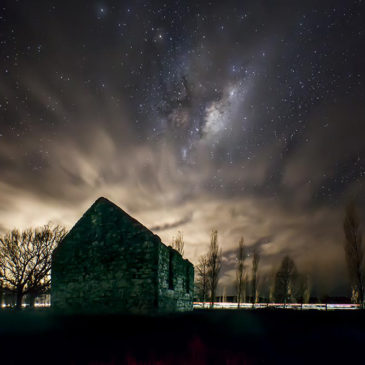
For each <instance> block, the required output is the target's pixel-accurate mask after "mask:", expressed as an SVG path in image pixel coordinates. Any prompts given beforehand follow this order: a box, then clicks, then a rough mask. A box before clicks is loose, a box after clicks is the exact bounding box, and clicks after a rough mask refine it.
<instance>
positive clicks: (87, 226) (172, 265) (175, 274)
mask: <svg viewBox="0 0 365 365" xmlns="http://www.w3.org/2000/svg"><path fill="white" fill-rule="evenodd" d="M193 287H194V267H193V265H192V264H191V263H190V262H189V261H188V260H184V259H183V258H182V256H181V255H180V254H179V253H178V252H177V251H175V250H173V249H172V248H171V247H167V246H166V245H164V244H163V243H162V242H161V240H160V238H159V237H158V236H157V235H155V234H153V232H151V231H150V230H149V229H147V228H146V227H145V226H143V225H142V224H141V223H139V222H138V221H137V220H135V219H134V218H132V217H131V216H129V215H128V214H127V213H126V212H124V211H123V210H122V209H120V208H119V207H118V206H116V205H115V204H113V203H112V202H110V201H109V200H107V199H105V198H99V199H98V200H97V201H96V202H95V203H94V204H93V205H92V206H91V207H90V208H89V209H88V210H87V211H86V213H85V214H84V215H83V216H82V217H81V219H80V220H79V221H78V222H77V223H76V224H75V226H74V227H73V228H72V229H71V231H70V232H69V233H68V234H67V236H66V237H65V238H64V239H63V241H62V242H61V243H60V245H59V246H58V247H57V248H56V250H55V251H54V253H53V257H52V288H51V305H52V307H53V308H54V309H55V310H59V311H63V312H69V313H126V312H130V313H143V314H148V313H151V314H152V313H166V312H173V311H188V310H192V309H193Z"/></svg>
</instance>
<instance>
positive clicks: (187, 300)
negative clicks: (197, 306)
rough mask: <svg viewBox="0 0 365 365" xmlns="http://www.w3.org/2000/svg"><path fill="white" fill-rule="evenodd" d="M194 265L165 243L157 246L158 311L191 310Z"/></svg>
mask: <svg viewBox="0 0 365 365" xmlns="http://www.w3.org/2000/svg"><path fill="white" fill-rule="evenodd" d="M193 295H194V267H193V265H192V264H191V263H190V262H189V261H188V260H184V259H183V258H182V256H181V255H180V254H179V253H178V252H177V251H175V250H174V249H172V248H171V247H166V246H165V245H163V244H162V245H160V246H159V265H158V307H159V311H160V312H173V311H189V310H193Z"/></svg>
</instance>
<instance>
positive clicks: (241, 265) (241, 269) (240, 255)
mask: <svg viewBox="0 0 365 365" xmlns="http://www.w3.org/2000/svg"><path fill="white" fill-rule="evenodd" d="M246 257H247V248H246V246H245V244H244V239H243V237H241V239H240V241H239V242H238V249H237V266H236V290H237V308H239V307H240V305H241V302H242V299H243V298H245V297H246V276H245V271H246V268H245V260H246Z"/></svg>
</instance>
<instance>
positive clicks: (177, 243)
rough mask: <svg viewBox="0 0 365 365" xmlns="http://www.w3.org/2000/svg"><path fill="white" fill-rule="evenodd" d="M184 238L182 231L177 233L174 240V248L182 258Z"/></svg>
mask: <svg viewBox="0 0 365 365" xmlns="http://www.w3.org/2000/svg"><path fill="white" fill-rule="evenodd" d="M184 246H185V243H184V237H183V234H182V232H181V231H178V232H177V236H176V237H174V238H173V239H172V248H173V249H175V250H176V251H177V252H179V254H180V255H181V256H184Z"/></svg>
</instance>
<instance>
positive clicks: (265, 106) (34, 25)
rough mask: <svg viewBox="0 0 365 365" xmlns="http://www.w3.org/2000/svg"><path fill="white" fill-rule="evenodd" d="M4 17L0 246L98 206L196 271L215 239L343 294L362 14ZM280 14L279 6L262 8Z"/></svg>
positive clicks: (227, 6)
mask: <svg viewBox="0 0 365 365" xmlns="http://www.w3.org/2000/svg"><path fill="white" fill-rule="evenodd" d="M273 3H274V2H269V1H267V2H264V1H262V2H260V1H253V0H252V1H245V2H243V1H236V2H234V1H224V2H221V1H219V2H218V1H217V2H208V1H206V2H201V1H194V2H192V1H191V2H190V1H185V2H183V1H174V2H159V1H123V2H121V1H119V2H117V1H77V2H75V1H37V2H35V1H2V3H1V8H0V28H1V34H0V49H1V52H0V75H1V76H0V230H2V231H6V230H7V229H10V228H12V227H21V228H23V227H26V226H30V225H41V224H44V223H47V222H48V221H54V222H57V223H62V224H65V225H67V227H71V226H72V225H73V224H74V222H75V220H76V219H77V218H78V217H79V216H80V214H81V213H82V212H83V211H84V210H85V209H86V208H87V207H88V206H89V205H91V203H92V202H93V201H94V200H96V199H97V198H98V197H99V196H105V197H108V198H109V199H111V200H113V201H114V202H115V203H117V204H118V205H119V206H120V207H121V208H123V209H125V210H126V211H127V212H128V213H130V214H132V215H133V216H135V217H136V218H137V219H139V220H140V221H141V222H142V223H144V224H145V225H147V226H148V227H151V228H153V229H154V230H155V232H156V233H157V234H159V235H160V236H161V238H162V239H163V240H164V241H165V242H166V243H168V244H169V243H170V242H171V239H172V237H173V236H174V235H175V234H176V232H177V231H178V230H181V231H182V232H183V234H184V238H185V245H186V247H185V253H186V256H187V257H188V258H189V259H190V260H191V261H193V262H194V263H196V262H197V259H198V257H199V255H201V254H203V253H204V252H205V251H206V249H207V247H208V244H209V236H210V232H211V230H212V229H213V228H215V229H218V232H219V233H218V234H219V242H220V244H221V246H222V247H223V251H224V252H225V259H224V270H223V275H222V287H223V286H224V285H225V286H227V287H228V288H229V287H230V286H231V285H232V282H233V280H234V263H235V257H234V249H235V247H236V246H237V244H238V241H239V238H240V237H241V236H244V237H245V242H246V244H247V245H248V246H250V247H251V248H253V247H260V250H261V252H262V256H263V258H262V261H261V262H262V266H261V269H260V270H261V275H262V277H263V276H264V275H265V273H269V272H272V270H273V268H275V267H277V266H278V264H279V263H280V260H281V258H282V257H283V256H284V255H285V254H290V255H291V256H292V257H293V258H294V259H295V261H296V262H297V264H298V266H299V269H300V270H302V271H303V272H307V273H308V274H309V275H310V276H311V277H312V281H313V282H315V283H316V284H313V285H317V289H316V290H317V291H318V292H319V294H321V295H324V294H328V293H336V294H338V293H346V283H347V282H346V280H347V279H346V267H345V262H344V255H343V247H342V243H343V233H342V221H343V214H344V207H345V205H346V203H347V202H348V201H349V200H351V199H355V200H356V201H357V203H358V207H359V210H360V212H362V214H363V213H365V212H364V210H365V203H364V194H363V193H364V176H365V163H364V159H365V156H364V150H365V147H364V146H365V144H364V135H365V123H364V122H365V103H364V100H365V88H364V77H365V70H364V68H365V66H364V65H365V62H364V60H365V51H364V49H365V47H364V44H365V33H364V32H365V25H364V21H363V19H364V15H365V12H364V4H363V2H362V1H361V0H358V1H349V0H348V1H344V0H343V1H320V2H319V1H311V0H310V1H305V2H303V1H280V2H278V3H277V4H273ZM275 3H276V2H275Z"/></svg>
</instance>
